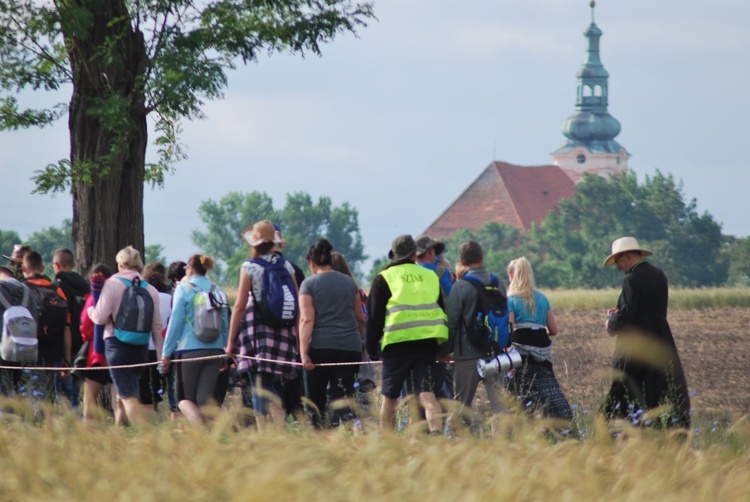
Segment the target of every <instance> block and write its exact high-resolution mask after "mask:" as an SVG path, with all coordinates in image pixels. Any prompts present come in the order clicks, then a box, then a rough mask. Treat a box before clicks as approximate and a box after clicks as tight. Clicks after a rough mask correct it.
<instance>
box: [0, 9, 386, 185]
mask: <svg viewBox="0 0 750 502" xmlns="http://www.w3.org/2000/svg"><path fill="white" fill-rule="evenodd" d="M371 18H374V15H373V12H372V4H371V3H362V4H359V3H354V2H352V1H351V0H326V1H324V2H320V1H312V0H285V1H280V0H274V1H270V2H268V1H263V2H259V1H257V0H218V1H215V2H200V1H197V0H159V1H156V2H145V1H143V0H111V1H109V2H102V1H98V0H82V1H80V2H67V1H66V2H52V3H48V2H42V3H40V2H36V1H34V0H3V1H2V2H0V89H2V92H3V93H4V95H0V130H4V129H17V128H21V127H34V126H44V125H47V124H49V123H51V122H53V121H55V120H56V119H58V118H59V117H61V116H62V115H64V114H65V112H66V111H67V110H68V105H67V104H65V103H61V104H59V105H56V106H53V107H51V108H50V109H44V110H35V109H23V108H22V107H19V104H18V101H17V99H16V98H15V97H14V96H13V95H12V94H14V93H18V92H20V91H23V90H26V89H31V90H46V91H54V90H57V89H59V88H60V87H61V86H63V85H66V84H72V87H73V100H72V101H71V102H72V103H75V102H83V101H82V98H85V104H84V106H85V110H84V112H85V114H86V115H87V116H89V117H90V118H92V119H95V122H96V123H97V124H98V126H99V127H101V129H102V130H103V131H104V133H105V134H104V137H105V138H106V139H105V141H106V142H107V143H108V144H107V145H105V148H104V150H103V151H102V152H99V154H97V156H96V158H91V159H84V158H71V159H66V160H64V161H57V162H53V163H51V164H49V165H48V166H47V167H45V168H44V169H41V170H40V171H37V173H36V176H35V178H34V179H35V181H36V183H37V190H38V191H40V192H42V193H47V192H55V191H66V190H68V189H69V188H70V187H71V186H72V181H73V180H77V181H82V182H84V183H88V184H91V183H93V181H94V178H95V177H97V176H100V177H106V176H108V175H110V169H112V168H113V166H118V165H119V164H120V163H121V162H122V161H123V159H125V158H126V157H127V155H128V153H127V152H128V148H129V142H130V141H131V140H132V137H133V133H134V131H135V130H136V128H138V127H139V125H138V120H139V119H142V118H143V117H146V116H149V115H152V116H153V117H154V119H155V123H156V131H157V136H156V139H155V140H154V143H155V145H156V146H157V161H156V162H155V163H153V164H150V165H147V166H146V170H145V175H144V177H145V180H146V181H150V182H152V183H153V184H155V185H161V184H163V183H164V177H165V174H167V173H169V172H170V171H171V170H172V169H173V167H174V164H175V163H176V162H177V161H179V160H181V159H182V158H184V156H185V155H184V150H183V148H182V145H181V144H180V141H179V132H180V120H182V119H185V118H187V119H194V118H202V117H203V114H202V112H201V107H202V106H203V104H204V102H205V101H206V100H211V99H217V98H221V97H222V92H223V90H224V89H225V88H226V86H227V83H228V77H227V72H228V71H229V70H232V69H234V68H235V62H236V60H237V59H238V58H240V59H241V60H242V62H243V63H248V62H250V61H256V60H257V58H258V55H260V54H272V53H292V54H299V55H302V56H304V55H306V54H308V53H312V54H316V55H320V53H321V44H324V43H328V42H330V41H331V40H333V38H334V37H335V36H336V35H338V34H342V33H346V32H350V33H356V31H357V29H358V28H361V27H364V26H366V21H367V20H369V19H371ZM134 63H135V64H134ZM86 132H87V131H71V134H72V137H73V141H76V134H80V135H81V137H85V136H86ZM139 155H140V154H139ZM143 155H144V158H145V151H144V152H143Z"/></svg>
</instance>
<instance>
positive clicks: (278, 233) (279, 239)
mask: <svg viewBox="0 0 750 502" xmlns="http://www.w3.org/2000/svg"><path fill="white" fill-rule="evenodd" d="M273 229H274V230H275V231H276V232H275V233H274V236H273V240H274V242H275V243H276V244H278V245H279V249H284V247H285V246H286V241H285V240H284V237H283V236H282V235H281V227H280V226H278V225H277V224H276V223H274V224H273Z"/></svg>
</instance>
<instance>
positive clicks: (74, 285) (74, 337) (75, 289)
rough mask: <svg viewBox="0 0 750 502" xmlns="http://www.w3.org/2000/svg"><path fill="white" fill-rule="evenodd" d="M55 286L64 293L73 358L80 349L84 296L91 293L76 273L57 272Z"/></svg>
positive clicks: (84, 280) (84, 281)
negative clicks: (68, 315)
mask: <svg viewBox="0 0 750 502" xmlns="http://www.w3.org/2000/svg"><path fill="white" fill-rule="evenodd" d="M55 284H56V285H57V286H58V287H59V288H60V289H62V291H63V293H65V300H66V301H67V302H68V312H69V313H70V337H71V342H72V343H71V355H72V356H75V354H76V353H77V352H78V349H80V348H81V344H82V343H83V340H82V339H81V310H82V309H83V304H84V303H85V301H86V300H85V296H86V295H87V294H88V293H89V292H90V291H91V290H90V288H89V283H88V281H86V279H84V278H83V277H81V275H80V274H78V273H76V272H66V271H63V272H58V273H57V275H56V276H55Z"/></svg>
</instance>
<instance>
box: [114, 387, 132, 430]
mask: <svg viewBox="0 0 750 502" xmlns="http://www.w3.org/2000/svg"><path fill="white" fill-rule="evenodd" d="M110 392H111V399H112V410H113V411H114V413H115V425H127V421H128V417H127V416H126V415H125V407H124V406H123V405H122V399H120V396H118V395H117V387H115V386H114V385H110Z"/></svg>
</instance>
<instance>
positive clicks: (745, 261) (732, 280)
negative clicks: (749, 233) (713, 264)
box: [722, 237, 750, 287]
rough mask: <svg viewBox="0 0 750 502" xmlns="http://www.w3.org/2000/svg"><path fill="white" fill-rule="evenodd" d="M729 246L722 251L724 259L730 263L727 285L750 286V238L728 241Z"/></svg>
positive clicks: (734, 238) (733, 238)
mask: <svg viewBox="0 0 750 502" xmlns="http://www.w3.org/2000/svg"><path fill="white" fill-rule="evenodd" d="M726 240H727V244H726V246H724V248H723V249H722V254H723V256H724V259H725V260H726V262H727V263H728V268H727V285H729V286H741V287H748V286H750V237H744V238H740V239H738V238H736V237H729V238H727V239H726Z"/></svg>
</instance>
